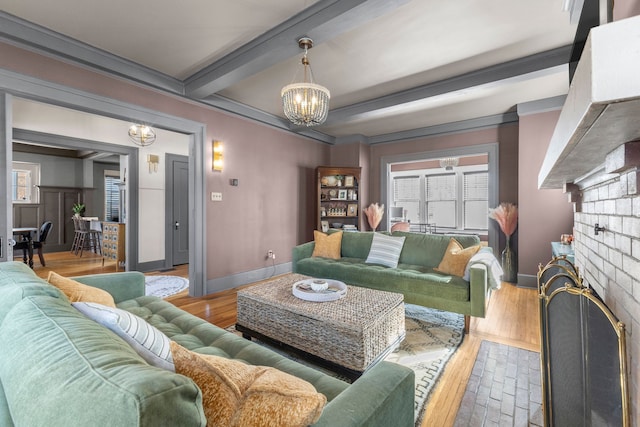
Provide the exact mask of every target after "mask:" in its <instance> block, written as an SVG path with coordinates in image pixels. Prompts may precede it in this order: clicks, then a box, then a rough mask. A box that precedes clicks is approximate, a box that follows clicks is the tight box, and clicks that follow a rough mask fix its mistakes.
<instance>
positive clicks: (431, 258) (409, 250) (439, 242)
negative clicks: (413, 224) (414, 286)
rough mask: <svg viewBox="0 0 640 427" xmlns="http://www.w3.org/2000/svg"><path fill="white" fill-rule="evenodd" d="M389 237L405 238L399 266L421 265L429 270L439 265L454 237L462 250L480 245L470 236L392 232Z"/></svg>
mask: <svg viewBox="0 0 640 427" xmlns="http://www.w3.org/2000/svg"><path fill="white" fill-rule="evenodd" d="M391 235H392V236H404V237H406V240H405V241H404V247H403V248H402V253H401V254H400V263H401V264H411V265H421V266H423V267H429V268H434V267H437V266H438V264H440V261H442V257H443V256H444V252H445V250H446V249H447V247H448V246H449V240H450V239H451V237H454V238H455V239H456V240H457V241H458V242H459V243H460V244H461V245H462V247H464V248H467V247H469V246H473V245H478V244H480V238H479V237H478V236H476V235H472V234H470V235H461V234H455V235H446V234H422V233H407V232H404V231H394V232H393V233H391Z"/></svg>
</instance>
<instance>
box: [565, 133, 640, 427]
mask: <svg viewBox="0 0 640 427" xmlns="http://www.w3.org/2000/svg"><path fill="white" fill-rule="evenodd" d="M638 145H640V142H636V143H627V144H624V145H622V146H620V147H619V148H618V149H617V150H615V151H614V152H612V153H610V154H609V155H608V156H607V163H606V166H603V167H602V168H600V169H599V170H597V171H595V172H594V173H593V174H591V175H589V176H587V177H584V178H583V179H582V180H581V181H579V182H576V185H575V186H572V188H571V189H570V190H571V193H572V194H571V197H572V200H574V201H575V213H574V237H575V240H574V249H575V258H576V265H577V266H578V268H579V271H580V274H581V275H582V276H583V278H584V281H585V282H586V283H587V284H588V285H590V286H592V287H593V288H594V289H595V290H596V292H597V293H598V294H599V295H600V297H601V298H602V299H603V300H604V301H605V303H606V304H607V305H608V306H609V308H610V309H611V311H613V313H615V315H616V316H617V317H618V318H619V319H620V321H621V322H623V323H624V324H625V326H626V331H627V361H628V363H627V366H628V371H629V375H628V382H629V394H630V404H631V419H632V422H631V425H639V423H640V407H639V402H640V389H639V386H640V181H639V179H640V170H639V167H640V155H639V153H637V151H638V149H640V147H639V146H638ZM596 224H598V226H599V227H604V231H599V232H598V233H597V234H596V232H595V225H596Z"/></svg>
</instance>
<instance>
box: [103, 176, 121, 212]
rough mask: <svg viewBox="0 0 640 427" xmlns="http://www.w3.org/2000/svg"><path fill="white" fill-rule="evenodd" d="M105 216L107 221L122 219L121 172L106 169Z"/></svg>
mask: <svg viewBox="0 0 640 427" xmlns="http://www.w3.org/2000/svg"><path fill="white" fill-rule="evenodd" d="M104 175H105V176H104V218H105V221H115V222H119V221H120V185H119V184H120V174H119V173H118V172H114V171H108V170H106V171H104Z"/></svg>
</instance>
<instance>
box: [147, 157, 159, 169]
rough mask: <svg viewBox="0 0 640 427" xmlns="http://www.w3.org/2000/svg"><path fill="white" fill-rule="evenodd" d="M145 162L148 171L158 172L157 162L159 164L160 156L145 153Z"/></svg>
mask: <svg viewBox="0 0 640 427" xmlns="http://www.w3.org/2000/svg"><path fill="white" fill-rule="evenodd" d="M147 163H148V164H149V173H154V172H158V164H160V156H158V155H156V154H147Z"/></svg>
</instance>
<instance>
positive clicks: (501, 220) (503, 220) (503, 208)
mask: <svg viewBox="0 0 640 427" xmlns="http://www.w3.org/2000/svg"><path fill="white" fill-rule="evenodd" d="M489 218H491V219H493V220H495V221H496V222H497V223H498V225H499V226H500V229H501V230H502V232H503V233H504V234H505V235H506V236H507V237H509V236H511V235H512V234H513V232H514V231H516V227H517V226H518V207H517V206H516V205H514V204H513V203H505V202H502V203H500V204H499V205H498V206H497V207H496V208H495V209H489Z"/></svg>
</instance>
